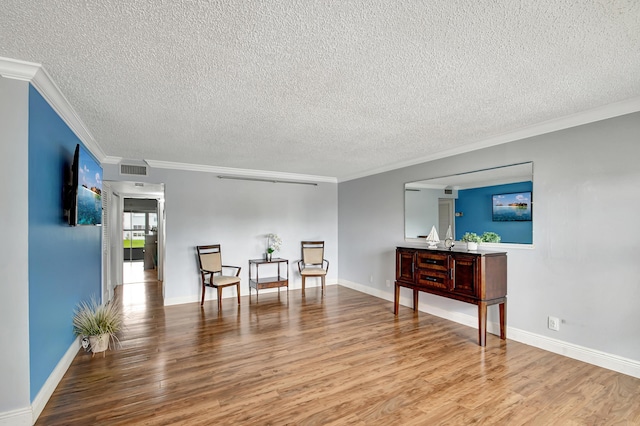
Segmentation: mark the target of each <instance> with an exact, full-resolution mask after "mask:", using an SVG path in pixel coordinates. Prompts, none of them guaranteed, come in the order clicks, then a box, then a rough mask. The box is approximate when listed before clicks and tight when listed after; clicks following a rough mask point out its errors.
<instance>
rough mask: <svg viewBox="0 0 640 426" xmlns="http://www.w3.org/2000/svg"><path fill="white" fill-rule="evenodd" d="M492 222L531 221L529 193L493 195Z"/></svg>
mask: <svg viewBox="0 0 640 426" xmlns="http://www.w3.org/2000/svg"><path fill="white" fill-rule="evenodd" d="M492 205H493V216H492V219H493V221H494V222H517V221H531V192H530V191H529V192H512V193H509V194H497V195H493V202H492Z"/></svg>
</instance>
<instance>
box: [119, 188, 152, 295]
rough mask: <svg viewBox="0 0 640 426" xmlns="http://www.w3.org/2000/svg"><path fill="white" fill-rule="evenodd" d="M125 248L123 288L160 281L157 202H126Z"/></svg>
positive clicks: (123, 226) (123, 224)
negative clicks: (134, 284) (158, 269)
mask: <svg viewBox="0 0 640 426" xmlns="http://www.w3.org/2000/svg"><path fill="white" fill-rule="evenodd" d="M122 246H123V256H122V258H123V262H124V264H123V267H122V272H123V277H122V283H123V284H129V283H132V282H143V281H145V277H146V279H147V280H156V279H157V265H158V200H156V199H148V198H125V199H124V208H123V212H122Z"/></svg>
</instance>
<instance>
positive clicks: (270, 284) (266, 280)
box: [249, 257, 289, 300]
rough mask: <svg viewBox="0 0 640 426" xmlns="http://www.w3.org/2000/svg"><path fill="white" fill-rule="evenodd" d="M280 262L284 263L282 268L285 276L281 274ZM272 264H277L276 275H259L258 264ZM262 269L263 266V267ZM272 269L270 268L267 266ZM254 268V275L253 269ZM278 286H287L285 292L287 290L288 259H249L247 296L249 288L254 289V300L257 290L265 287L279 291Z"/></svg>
mask: <svg viewBox="0 0 640 426" xmlns="http://www.w3.org/2000/svg"><path fill="white" fill-rule="evenodd" d="M281 264H284V265H285V267H284V270H285V271H286V276H283V272H285V271H282V268H281V266H280V265H281ZM263 265H274V266H277V275H276V276H275V277H274V276H269V277H261V276H260V266H263ZM263 269H264V268H263ZM269 269H272V268H269ZM254 270H255V272H256V274H255V277H254V276H253V271H254ZM280 287H287V293H288V292H289V259H282V258H279V257H276V258H273V259H271V260H270V261H269V260H265V259H250V260H249V297H251V289H252V288H255V289H256V300H257V298H258V290H262V289H265V288H277V289H278V293H280Z"/></svg>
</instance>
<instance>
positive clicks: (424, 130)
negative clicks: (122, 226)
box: [0, 0, 640, 181]
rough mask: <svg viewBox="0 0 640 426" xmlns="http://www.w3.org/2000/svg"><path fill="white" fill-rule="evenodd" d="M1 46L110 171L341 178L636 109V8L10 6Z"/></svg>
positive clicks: (288, 1) (10, 64)
mask: <svg viewBox="0 0 640 426" xmlns="http://www.w3.org/2000/svg"><path fill="white" fill-rule="evenodd" d="M0 40H2V43H0V56H1V57H4V58H1V57H0V74H1V75H3V76H5V77H9V78H20V79H23V80H28V81H32V83H33V84H34V86H35V87H36V88H37V89H38V90H39V91H40V93H42V94H43V96H45V98H47V100H48V101H49V102H50V103H51V104H52V106H53V107H54V109H56V111H57V112H58V113H59V114H60V115H61V116H62V117H63V119H64V120H65V121H66V122H67V124H69V126H70V127H71V128H72V130H73V131H74V132H75V133H76V134H77V135H78V136H79V137H80V139H81V140H83V142H84V143H85V145H87V147H88V148H89V149H90V150H91V152H92V153H93V154H94V155H95V156H96V158H97V159H98V160H100V161H101V162H104V163H107V164H117V163H119V162H120V161H123V160H122V159H123V158H125V159H126V158H132V159H140V160H142V159H147V163H148V164H149V165H150V166H151V167H154V166H153V164H155V167H164V168H168V167H169V168H178V167H185V168H187V169H198V170H203V171H205V170H206V171H209V172H212V173H218V172H219V170H226V171H227V172H228V173H229V174H232V173H235V174H244V175H246V174H247V173H249V174H251V175H252V176H263V175H265V174H268V175H269V176H271V177H273V175H274V174H275V175H276V176H278V177H279V178H283V176H295V180H305V179H307V180H316V181H318V180H319V181H344V180H349V179H353V178H356V177H361V176H366V175H368V174H373V173H377V172H380V171H387V170H391V169H393V168H398V167H403V166H406V165H412V164H417V163H419V162H423V161H428V160H431V159H437V158H442V157H445V156H449V155H455V154H457V153H461V152H467V151H469V150H474V149H479V148H482V147H485V146H491V145H496V144H500V143H506V142H509V141H512V140H516V139H522V138H526V137H530V136H535V135H536V134H542V133H547V132H550V131H555V130H560V129H562V128H567V127H571V126H575V125H580V124H585V123H588V122H592V121H597V120H602V119H605V118H610V117H613V116H617V115H622V114H627V113H631V112H635V111H639V110H640V49H638V46H639V45H640V2H636V1H632V0H622V1H612V0H586V1H581V2H575V1H574V0H539V1H536V2H510V1H509V2H507V1H505V2H495V1H490V0H481V1H478V2H462V3H460V2H451V1H449V0H426V1H423V2H416V1H414V0H398V1H395V2H388V1H379V0H373V1H371V0H354V1H350V2H338V3H332V2H320V3H313V2H299V1H296V0H267V1H263V2H232V1H228V0H223V1H220V2H215V3H209V2H161V3H159V2H156V1H153V0H141V1H140V0H138V1H133V0H107V1H104V2H94V1H90V2H78V1H67V0H52V1H47V2H24V1H21V0H5V1H3V2H1V3H0ZM5 58H15V59H16V60H15V61H9V60H7V59H5ZM40 64H42V66H41V65H40ZM45 69H46V71H45ZM54 81H55V83H54ZM58 89H59V90H58ZM323 179H325V180H323Z"/></svg>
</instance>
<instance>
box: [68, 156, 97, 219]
mask: <svg viewBox="0 0 640 426" xmlns="http://www.w3.org/2000/svg"><path fill="white" fill-rule="evenodd" d="M71 179H72V183H71V188H70V197H69V198H70V200H69V201H70V206H69V225H71V226H76V225H100V224H102V167H100V165H99V164H98V163H97V162H96V161H95V160H94V159H93V157H92V156H91V155H90V154H89V152H87V150H85V149H84V147H82V146H81V145H80V144H78V145H76V150H75V153H74V156H73V165H72V167H71Z"/></svg>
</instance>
